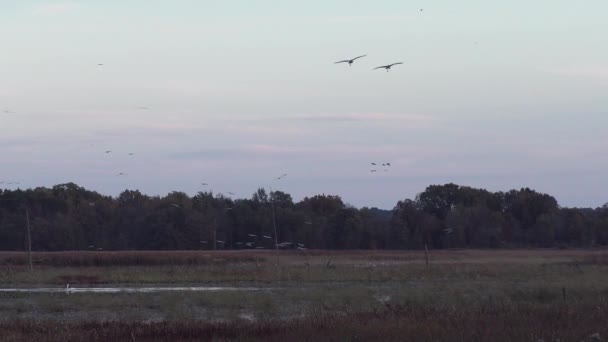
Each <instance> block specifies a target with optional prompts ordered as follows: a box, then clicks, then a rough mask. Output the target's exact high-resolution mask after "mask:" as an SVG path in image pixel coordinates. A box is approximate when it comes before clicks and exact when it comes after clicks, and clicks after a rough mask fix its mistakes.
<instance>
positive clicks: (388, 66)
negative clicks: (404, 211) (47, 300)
mask: <svg viewBox="0 0 608 342" xmlns="http://www.w3.org/2000/svg"><path fill="white" fill-rule="evenodd" d="M422 11H423V9H420V12H422ZM363 57H367V55H360V56H357V57H354V58H351V59H344V60H341V61H337V62H335V63H334V64H341V63H347V64H348V65H349V66H352V65H353V63H354V62H355V61H356V60H358V59H360V58H363ZM399 64H403V62H395V63H391V64H386V65H380V66H377V67H375V68H373V69H372V70H378V69H385V70H386V71H387V72H388V71H390V70H391V68H392V67H394V66H396V65H399ZM97 66H98V67H103V66H104V64H103V63H97ZM138 109H141V110H148V109H149V108H148V107H145V106H141V107H138ZM2 113H3V114H15V112H14V111H12V110H9V109H5V110H3V111H2ZM91 146H93V144H91ZM104 153H105V154H106V155H109V154H111V153H113V151H112V150H105V151H104ZM128 155H129V156H134V155H135V153H133V152H129V153H128ZM371 165H372V166H373V168H372V169H371V170H370V172H377V171H378V168H376V166H382V167H383V168H382V170H383V171H384V172H388V171H389V168H390V166H391V164H390V163H389V162H385V163H382V164H380V165H378V164H377V163H375V162H372V163H371ZM116 176H118V177H122V176H128V174H127V173H125V172H118V173H117V174H116ZM286 176H287V174H286V173H284V174H282V175H280V176H278V177H276V178H274V180H281V179H283V178H284V177H286ZM3 184H4V185H19V184H20V182H15V181H0V185H3ZM201 185H202V186H204V187H205V186H208V185H209V184H208V183H201ZM228 194H229V195H231V196H234V195H236V194H235V193H234V192H228ZM89 205H90V206H95V203H94V202H90V203H89ZM170 205H171V206H174V207H176V208H181V206H180V205H179V204H177V203H170ZM230 209H233V208H227V209H226V210H230ZM305 224H308V225H311V224H312V223H311V222H309V221H307V222H305ZM248 236H249V237H252V238H255V241H247V242H236V243H235V244H236V245H244V246H247V247H249V248H255V249H263V248H265V247H264V246H259V244H258V237H259V236H258V235H256V234H248ZM260 236H261V237H262V241H263V240H264V239H272V237H271V236H268V235H260ZM200 243H201V244H207V243H208V241H205V240H201V241H200ZM216 243H219V244H225V242H224V241H222V240H216ZM90 247H93V246H90ZM275 247H276V248H289V247H295V248H296V249H299V250H305V249H306V247H305V246H304V244H301V243H293V242H281V243H279V244H276V246H275ZM68 288H69V285H68Z"/></svg>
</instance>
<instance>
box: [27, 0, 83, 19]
mask: <svg viewBox="0 0 608 342" xmlns="http://www.w3.org/2000/svg"><path fill="white" fill-rule="evenodd" d="M80 7H81V5H80V4H79V3H76V2H71V1H70V2H56V3H50V4H40V5H36V6H34V7H33V8H32V13H34V14H35V15H45V16H54V15H60V14H66V13H72V12H75V11H76V10H78V9H79V8H80Z"/></svg>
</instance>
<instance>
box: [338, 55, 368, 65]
mask: <svg viewBox="0 0 608 342" xmlns="http://www.w3.org/2000/svg"><path fill="white" fill-rule="evenodd" d="M365 56H367V55H361V56H357V57H355V58H353V59H345V60H342V61H338V62H334V64H338V63H348V65H349V66H352V65H353V62H354V61H355V60H357V59H359V58H362V57H365Z"/></svg>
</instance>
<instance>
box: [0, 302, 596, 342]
mask: <svg viewBox="0 0 608 342" xmlns="http://www.w3.org/2000/svg"><path fill="white" fill-rule="evenodd" d="M607 319H608V305H607V304H606V303H602V304H600V305H598V306H596V307H595V308H593V309H591V310H590V308H585V307H578V306H562V307H559V308H549V307H538V306H527V305H521V306H512V307H486V308H481V309H479V310H473V311H472V310H461V309H459V308H453V309H434V308H426V309H425V308H419V307H414V308H408V307H399V308H393V309H391V308H389V309H384V310H381V311H375V312H366V313H345V314H331V315H327V314H319V315H311V316H309V317H307V318H301V319H292V320H277V319H273V320H267V321H261V322H247V321H243V320H239V321H233V322H200V321H163V322H155V323H141V322H118V321H114V322H81V323H66V324H57V323H44V322H32V321H27V322H26V321H13V322H4V323H0V335H1V336H3V340H4V341H21V340H38V341H169V340H171V341H177V340H179V341H208V340H215V341H224V340H239V341H256V340H264V341H311V340H315V341H404V340H408V341H537V340H539V339H545V340H546V341H553V340H555V339H560V340H561V341H580V340H584V339H585V337H587V336H589V335H591V334H593V333H599V334H600V336H602V335H605V334H606V333H608V330H607V328H606V324H605V323H606V321H607Z"/></svg>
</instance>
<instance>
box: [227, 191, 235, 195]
mask: <svg viewBox="0 0 608 342" xmlns="http://www.w3.org/2000/svg"><path fill="white" fill-rule="evenodd" d="M228 195H231V196H234V195H236V194H235V193H234V192H230V191H228Z"/></svg>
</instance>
